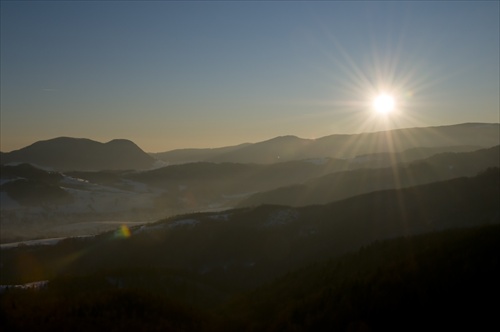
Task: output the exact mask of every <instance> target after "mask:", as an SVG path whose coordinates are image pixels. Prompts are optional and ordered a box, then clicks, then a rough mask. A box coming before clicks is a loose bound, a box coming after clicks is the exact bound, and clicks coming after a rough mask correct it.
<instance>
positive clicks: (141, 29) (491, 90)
mask: <svg viewBox="0 0 500 332" xmlns="http://www.w3.org/2000/svg"><path fill="white" fill-rule="evenodd" d="M0 6H1V7H0V11H1V30H0V33H1V35H0V37H1V39H0V41H1V45H0V46H1V48H0V49H1V59H0V69H1V72H0V73H1V74H0V84H1V85H0V93H1V94H0V106H1V112H0V120H1V132H0V138H1V140H0V142H1V145H0V150H1V151H3V152H7V151H12V150H15V149H19V148H22V147H24V146H27V145H29V144H32V143H33V142H35V141H38V140H46V139H51V138H55V137H59V136H69V137H84V138H90V139H93V140H97V141H100V142H107V141H109V140H112V139H115V138H126V139H130V140H132V141H134V142H135V143H136V144H138V145H139V146H140V147H141V148H142V149H143V150H145V151H147V152H161V151H168V150H172V149H176V148H207V147H220V146H229V145H236V144H240V143H244V142H258V141H263V140H266V139H270V138H273V137H276V136H281V135H296V136H299V137H302V138H318V137H322V136H327V135H332V134H349V133H359V132H364V131H379V130H386V129H391V128H405V127H423V126H439V125H449V124H457V123H464V122H488V123H498V122H499V121H500V119H499V118H500V110H499V108H500V105H499V103H500V101H499V99H500V97H499V94H500V92H499V91H500V84H499V80H500V64H499V59H500V51H499V48H500V46H499V43H500V26H499V21H500V18H499V15H500V14H499V12H500V8H499V2H498V1H484V2H481V1H470V2H468V1H460V2H453V1H446V2H444V1H443V2H431V1H420V2H417V1H410V2H389V1H370V2H342V1H334V2H325V1H317V2H316V1H304V2H301V1H293V2H288V1H272V2H267V1H241V2H238V1H237V2H227V1H184V2H173V1H172V2H169V1H151V2H148V1H143V2H140V1H106V2H98V1H34V2H30V1H1V3H0ZM382 93H385V94H388V95H390V96H392V97H393V99H394V103H395V107H394V111H393V112H391V113H390V114H387V115H382V114H378V113H377V112H374V109H373V106H372V100H373V99H374V98H376V96H377V95H379V94H382Z"/></svg>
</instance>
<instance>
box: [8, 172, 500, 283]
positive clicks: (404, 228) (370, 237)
mask: <svg viewBox="0 0 500 332" xmlns="http://www.w3.org/2000/svg"><path fill="white" fill-rule="evenodd" d="M499 175H500V173H499V169H498V168H495V169H490V170H488V171H485V172H483V173H481V174H479V175H478V176H476V177H474V178H458V179H454V180H449V181H443V182H436V183H432V184H427V185H422V186H417V187H411V188H405V189H399V190H384V191H377V192H373V193H369V194H365V195H361V196H356V197H352V198H350V199H346V200H343V201H339V202H335V203H331V204H328V205H323V206H308V207H304V208H290V207H284V206H261V207H257V208H247V209H239V210H228V211H225V212H219V213H200V214H191V215H184V216H178V217H175V218H170V219H167V220H164V221H161V222H158V223H154V224H149V225H144V226H141V227H136V228H131V236H130V237H124V236H120V234H121V233H115V234H110V233H108V234H103V235H100V236H97V237H95V238H92V239H87V240H79V239H69V240H67V241H62V242H60V243H59V244H57V245H54V246H46V247H39V248H38V249H37V250H33V249H25V248H17V249H8V250H2V264H3V268H2V274H1V276H0V278H1V280H0V282H1V283H23V282H30V281H36V280H47V279H50V278H52V277H54V276H56V275H59V274H60V273H62V272H64V273H71V274H87V273H92V272H93V271H98V270H101V269H112V268H145V267H162V268H171V269H181V270H182V269H184V270H189V271H191V272H193V273H196V274H200V275H203V276H205V277H206V278H209V279H213V280H218V281H219V282H221V283H222V284H224V283H227V285H232V286H231V287H234V289H244V288H248V287H254V286H256V285H258V284H261V283H262V282H266V281H270V280H272V279H273V278H275V277H277V276H279V275H282V274H283V273H285V272H287V271H290V270H293V269H296V268H298V267H301V266H305V265H307V264H310V263H312V262H315V261H318V260H322V259H325V258H328V257H333V256H336V255H340V254H342V253H345V252H347V251H351V250H356V249H357V248H359V247H360V246H363V245H367V244H369V243H371V242H373V241H376V240H381V239H387V238H395V237H399V236H407V235H413V234H420V233H425V232H431V231H436V230H443V229H449V228H458V227H470V226H478V225H485V224H491V223H498V222H499V217H500V214H499V211H500V206H499V205H498V202H499V201H500V176H499ZM26 250H29V252H28V251H26ZM26 254H29V255H30V257H31V258H30V261H36V262H37V265H36V266H34V265H33V266H32V265H30V264H26V265H23V266H22V269H21V270H20V269H19V268H20V267H19V264H20V262H23V257H24V256H23V255H26ZM61 262H65V263H64V269H63V270H61V268H62V266H61Z"/></svg>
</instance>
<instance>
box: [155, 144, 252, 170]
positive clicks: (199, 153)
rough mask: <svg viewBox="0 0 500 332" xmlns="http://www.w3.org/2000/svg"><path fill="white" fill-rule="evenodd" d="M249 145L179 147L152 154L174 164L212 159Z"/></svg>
mask: <svg viewBox="0 0 500 332" xmlns="http://www.w3.org/2000/svg"><path fill="white" fill-rule="evenodd" d="M248 145H250V143H244V144H240V145H235V146H227V147H222V148H213V149H177V150H172V151H167V152H159V153H150V155H151V156H153V157H154V158H156V159H160V160H163V161H165V162H168V163H169V164H172V165H174V164H185V163H193V162H199V161H205V160H210V159H212V158H214V157H216V156H218V155H221V154H225V153H228V152H231V151H234V150H238V149H241V148H243V147H245V146H248Z"/></svg>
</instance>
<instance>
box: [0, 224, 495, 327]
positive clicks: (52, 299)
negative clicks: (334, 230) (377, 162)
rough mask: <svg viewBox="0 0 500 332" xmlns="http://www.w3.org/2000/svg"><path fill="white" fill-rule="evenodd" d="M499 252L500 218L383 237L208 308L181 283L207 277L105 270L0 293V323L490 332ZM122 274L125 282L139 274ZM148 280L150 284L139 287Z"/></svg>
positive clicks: (199, 283) (205, 283)
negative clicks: (169, 287)
mask: <svg viewBox="0 0 500 332" xmlns="http://www.w3.org/2000/svg"><path fill="white" fill-rule="evenodd" d="M499 252H500V226H499V225H495V226H484V227H479V228H468V229H460V230H448V231H443V232H434V233H430V234H425V235H419V236H413V237H403V238H398V239H392V240H385V241H382V242H377V243H374V244H372V245H370V246H367V247H364V248H362V249H361V250H359V251H357V252H354V253H351V254H347V255H345V256H342V257H340V258H337V259H333V260H328V261H324V262H321V263H316V264H313V265H309V266H307V267H304V268H302V269H300V270H298V271H296V272H293V273H288V274H287V275H286V276H284V277H281V278H279V279H276V280H275V281H274V282H272V283H267V284H265V285H263V286H261V287H259V288H257V289H255V290H253V291H250V292H243V293H242V292H233V293H231V294H230V295H231V297H230V298H229V300H223V301H219V302H218V303H219V305H211V306H207V305H204V304H203V303H207V302H211V301H212V299H208V300H207V299H199V300H198V301H197V302H194V303H193V302H191V303H189V299H190V298H192V296H191V295H192V293H190V290H189V287H190V286H189V285H191V286H193V285H196V286H197V287H198V288H202V287H205V288H209V287H210V282H208V281H204V280H203V278H200V279H199V280H198V281H197V282H196V283H194V282H192V281H193V279H191V283H190V282H189V277H187V275H184V277H186V278H185V279H184V280H186V282H184V280H183V278H182V277H181V274H175V273H174V272H172V271H171V272H170V273H169V272H167V271H164V270H163V271H162V270H154V269H150V270H149V271H148V272H146V271H144V270H143V271H142V273H141V278H138V279H137V278H136V284H135V285H130V286H126V287H125V286H123V285H120V284H119V283H116V280H115V283H113V280H110V278H109V274H112V273H113V272H112V271H107V273H108V277H106V275H105V274H99V273H94V274H89V275H86V276H80V277H77V276H66V277H60V278H55V279H54V280H53V281H51V282H49V284H48V286H47V287H46V288H43V289H40V290H14V289H11V290H6V291H4V292H3V293H2V294H1V295H0V324H1V325H0V329H1V330H2V331H89V330H107V331H388V330H390V331H401V330H404V331H421V330H426V331H441V330H453V329H456V330H458V329H460V330H463V329H466V330H493V331H494V330H497V329H498V328H499V327H500V322H499V321H498V319H497V315H498V312H499V310H500V304H499V303H498V296H499V295H500V285H499V282H498V280H500V258H499V255H498V253H499ZM115 273H117V272H116V271H115ZM121 273H122V278H123V279H124V280H125V279H127V278H128V277H130V276H131V275H134V274H136V273H137V271H136V272H134V271H133V270H129V271H128V272H127V273H125V272H124V271H121ZM159 274H162V275H163V280H164V281H163V286H164V287H165V286H166V284H168V283H170V284H171V285H177V286H176V288H177V290H178V291H177V295H172V294H169V293H168V292H165V291H164V290H162V287H161V283H157V282H158V275H159ZM129 279H130V278H129ZM138 280H142V281H143V286H141V284H140V283H139V282H137V281H138ZM149 280H151V281H152V283H153V284H154V283H155V282H156V283H157V284H156V285H155V286H157V287H158V288H156V290H155V289H147V287H144V284H148V281H149ZM151 286H153V285H151ZM181 293H183V294H184V295H180V294H181ZM205 296H206V297H211V296H213V294H210V293H209V292H206V293H205Z"/></svg>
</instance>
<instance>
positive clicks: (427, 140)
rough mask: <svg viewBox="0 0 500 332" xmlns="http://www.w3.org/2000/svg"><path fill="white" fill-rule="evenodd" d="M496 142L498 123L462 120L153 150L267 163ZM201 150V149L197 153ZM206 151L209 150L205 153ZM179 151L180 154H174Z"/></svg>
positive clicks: (170, 157) (168, 155)
mask: <svg viewBox="0 0 500 332" xmlns="http://www.w3.org/2000/svg"><path fill="white" fill-rule="evenodd" d="M498 144H500V125H499V124H498V123H491V124H489V123H463V124H457V125H449V126H439V127H422V128H405V129H395V130H389V131H381V132H373V133H362V134H352V135H330V136H325V137H321V138H318V139H303V138H299V137H296V136H280V137H276V138H273V139H270V140H266V141H263V142H259V143H254V144H244V145H241V146H232V147H227V148H219V149H211V150H209V151H207V150H205V149H204V150H201V151H198V150H196V149H191V150H181V151H171V152H165V153H161V154H155V156H158V157H159V158H161V159H162V160H164V161H166V162H172V163H178V162H180V161H181V160H189V161H210V162H234V163H259V164H268V163H276V162H283V161H290V160H302V159H310V158H324V157H330V158H353V157H356V156H359V155H365V154H373V153H396V152H401V151H404V150H408V149H412V148H415V147H425V148H431V149H433V148H443V147H450V146H475V147H483V148H485V147H491V146H495V145H498ZM201 152H203V153H201ZM208 152H209V153H208ZM178 153H182V158H178V157H177V156H176V154H178Z"/></svg>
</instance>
